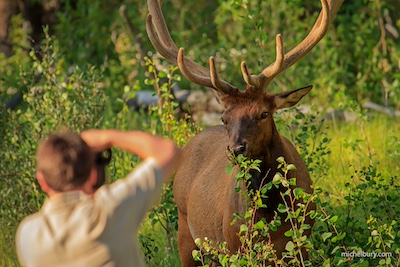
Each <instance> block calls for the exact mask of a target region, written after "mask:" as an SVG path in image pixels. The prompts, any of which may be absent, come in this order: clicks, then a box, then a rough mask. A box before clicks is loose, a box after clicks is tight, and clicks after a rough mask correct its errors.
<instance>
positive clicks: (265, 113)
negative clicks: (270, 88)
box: [261, 111, 268, 119]
mask: <svg viewBox="0 0 400 267" xmlns="http://www.w3.org/2000/svg"><path fill="white" fill-rule="evenodd" d="M266 117H268V112H266V111H265V112H263V113H261V119H265V118H266Z"/></svg>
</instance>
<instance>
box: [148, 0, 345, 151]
mask: <svg viewBox="0 0 400 267" xmlns="http://www.w3.org/2000/svg"><path fill="white" fill-rule="evenodd" d="M320 1H321V5H322V10H321V12H320V14H319V16H318V19H317V21H316V22H315V24H314V26H313V28H312V29H311V31H310V33H309V34H308V35H307V37H306V38H305V39H304V40H303V41H302V42H301V43H300V44H298V45H297V46H296V47H294V48H293V49H292V50H290V51H289V52H288V53H285V52H284V49H283V42H282V37H281V35H280V34H278V35H277V36H276V59H275V62H274V63H272V64H271V65H269V66H268V67H266V68H265V69H264V70H263V71H262V72H261V73H260V74H258V75H251V74H250V73H249V70H248V68H247V65H246V63H245V62H242V63H241V70H242V75H243V78H244V81H245V82H246V84H247V86H246V90H245V91H239V90H238V89H237V88H236V87H234V86H232V85H231V84H229V83H228V82H226V81H224V80H222V79H220V78H219V76H218V73H217V70H216V66H215V60H214V58H213V57H210V59H209V65H210V70H207V69H206V68H204V67H202V66H200V65H198V64H197V63H195V62H193V61H192V60H189V59H187V58H186V57H185V56H184V50H183V48H180V49H178V48H177V46H176V45H175V43H174V41H173V40H172V38H171V35H170V34H169V31H168V28H167V26H166V23H165V20H164V16H163V14H162V11H161V2H162V1H160V0H147V4H148V8H149V14H148V16H147V21H146V29H147V33H148V36H149V38H150V41H151V43H152V44H153V46H154V48H155V49H156V50H157V51H158V52H159V53H160V54H161V55H162V56H163V57H164V58H165V59H167V60H168V61H169V62H171V63H172V64H175V65H178V67H179V69H180V71H181V72H182V74H183V75H184V76H185V77H186V78H187V79H188V80H189V81H191V82H193V83H196V84H199V85H202V86H206V87H209V88H212V89H213V90H214V93H215V95H216V97H217V99H218V101H219V102H220V103H221V104H222V105H223V106H224V107H225V108H226V111H225V112H224V114H223V115H222V121H223V123H224V125H225V127H226V129H227V132H228V135H229V144H228V148H229V149H231V150H232V151H233V152H234V153H235V154H244V155H246V156H249V155H250V156H251V155H252V156H258V155H259V154H260V153H261V148H262V147H265V146H268V145H269V144H270V143H271V141H272V140H273V138H274V137H275V136H276V135H278V133H277V131H276V128H275V124H274V121H273V118H272V115H273V113H274V112H275V111H276V110H278V109H280V108H286V107H291V106H293V105H294V104H296V103H297V102H298V101H299V100H300V99H301V98H302V97H303V96H304V95H306V94H307V93H308V92H309V91H310V90H311V88H312V86H307V87H304V88H301V89H296V90H292V91H287V92H282V93H278V94H268V93H267V87H268V85H269V84H270V82H271V81H272V80H273V79H274V78H275V77H276V76H277V75H278V74H279V73H281V72H283V71H284V70H286V69H287V68H289V67H290V66H292V65H293V64H294V63H295V62H297V61H298V60H299V59H300V58H302V57H303V56H305V55H306V54H307V53H308V52H309V51H310V50H311V49H312V48H313V47H314V46H315V45H316V44H317V43H318V42H319V41H320V40H321V39H322V37H323V36H324V35H325V34H326V32H327V30H328V27H329V25H330V24H331V22H332V20H333V17H334V16H335V14H336V13H337V11H338V9H339V7H340V5H341V4H342V3H343V1H344V0H320ZM255 133H256V134H255Z"/></svg>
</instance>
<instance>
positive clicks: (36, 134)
mask: <svg viewBox="0 0 400 267" xmlns="http://www.w3.org/2000/svg"><path fill="white" fill-rule="evenodd" d="M57 50H58V48H57V43H56V42H55V41H54V40H52V39H51V38H50V37H47V39H46V40H45V42H44V44H43V54H42V59H41V61H39V60H38V59H37V58H36V56H35V54H34V53H33V52H32V53H30V55H31V57H32V65H31V69H30V70H29V71H22V72H21V73H20V77H21V78H22V79H23V83H24V84H26V86H27V88H28V92H27V93H26V94H25V95H24V102H25V104H24V105H23V106H21V107H20V108H19V109H17V110H15V111H11V110H6V109H5V108H4V107H3V110H2V113H1V125H2V127H1V130H0V131H1V136H2V139H1V147H2V149H1V151H0V157H1V158H2V160H1V162H0V169H1V174H0V179H1V183H0V198H1V201H0V229H1V231H0V234H1V236H0V240H1V242H0V243H1V251H2V253H4V254H5V255H15V254H14V253H13V249H14V245H13V244H14V235H15V230H16V227H17V225H18V224H19V222H20V221H21V220H22V219H23V218H24V217H25V216H27V215H29V214H32V213H34V212H36V211H38V210H39V208H40V207H41V205H42V203H43V200H44V198H45V195H44V193H43V192H42V191H41V190H40V187H39V185H38V183H37V181H36V176H35V168H36V166H35V154H36V148H37V145H38V142H39V140H41V139H42V138H44V137H46V136H47V135H48V134H50V133H53V132H56V131H59V130H61V129H63V128H65V129H71V130H73V131H77V132H79V131H82V130H83V129H87V128H92V127H100V125H101V123H102V117H103V115H102V113H103V112H104V109H105V106H104V105H105V104H104V103H105V100H106V96H105V94H104V91H103V90H102V89H101V83H100V80H101V74H100V73H99V71H98V70H96V69H95V68H93V67H89V68H87V69H80V68H74V69H73V70H71V72H70V73H64V72H63V71H62V64H63V57H62V55H60V54H59V53H58V51H57ZM14 257H15V256H14ZM6 259H7V258H6ZM9 260H10V261H11V262H12V261H14V264H15V262H16V259H15V258H14V259H12V258H11V259H9ZM6 263H7V262H6ZM7 264H8V263H7ZM14 264H13V265H14Z"/></svg>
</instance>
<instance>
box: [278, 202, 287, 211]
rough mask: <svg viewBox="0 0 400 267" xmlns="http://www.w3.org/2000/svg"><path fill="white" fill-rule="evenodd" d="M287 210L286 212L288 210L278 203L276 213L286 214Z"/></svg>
mask: <svg viewBox="0 0 400 267" xmlns="http://www.w3.org/2000/svg"><path fill="white" fill-rule="evenodd" d="M287 210H288V208H287V207H286V206H285V205H283V204H282V203H279V205H278V211H279V212H280V213H286V212H287Z"/></svg>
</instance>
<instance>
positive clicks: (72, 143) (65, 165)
mask: <svg viewBox="0 0 400 267" xmlns="http://www.w3.org/2000/svg"><path fill="white" fill-rule="evenodd" d="M36 157H37V176H38V180H39V182H40V184H41V186H42V188H43V189H44V190H45V191H46V192H47V191H48V190H46V188H45V187H46V186H48V187H49V188H50V189H51V190H52V191H55V192H65V191H71V190H76V189H80V188H82V187H83V186H84V185H85V184H87V182H88V180H89V178H90V177H91V176H93V175H91V174H92V172H93V170H92V169H95V168H92V167H93V166H94V164H95V155H94V154H93V152H91V150H90V148H89V146H88V145H87V144H86V143H85V142H84V141H83V140H82V138H81V137H80V136H79V135H78V134H76V133H72V132H61V133H56V134H52V135H50V136H49V137H48V138H47V139H45V140H43V141H42V142H41V143H40V144H39V148H38V150H37V154H36ZM42 180H44V182H45V185H44V186H43V184H44V183H43V181H42ZM93 183H95V181H94V182H93Z"/></svg>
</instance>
